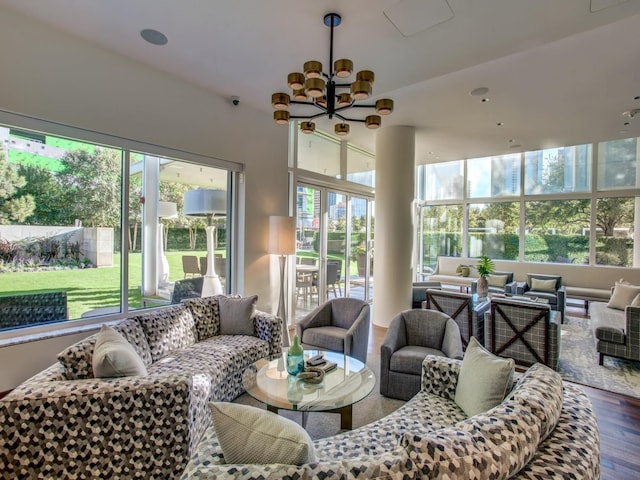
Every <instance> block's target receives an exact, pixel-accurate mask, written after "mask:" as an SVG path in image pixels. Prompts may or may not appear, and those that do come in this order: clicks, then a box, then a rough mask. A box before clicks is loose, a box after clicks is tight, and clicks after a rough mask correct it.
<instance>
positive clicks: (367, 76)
mask: <svg viewBox="0 0 640 480" xmlns="http://www.w3.org/2000/svg"><path fill="white" fill-rule="evenodd" d="M341 22H342V19H341V17H340V15H338V14H337V13H328V14H327V15H325V16H324V24H325V25H326V26H327V27H329V28H330V29H331V36H330V41H329V63H328V65H329V66H330V70H329V73H326V72H323V71H322V63H321V62H319V61H317V60H309V61H307V62H304V64H303V67H302V72H303V73H300V72H293V73H290V74H289V75H288V76H287V85H288V86H289V88H290V89H291V90H292V93H291V94H288V93H274V94H273V95H272V96H271V105H272V106H273V108H274V109H275V110H276V111H275V112H273V119H274V121H275V122H276V123H277V124H279V125H286V124H287V123H289V121H290V120H293V119H304V120H305V121H303V122H300V130H301V131H302V132H303V133H313V132H314V131H315V128H316V125H315V123H314V122H313V120H315V119H316V118H321V117H329V119H333V117H337V118H338V120H339V122H338V123H336V124H335V133H336V134H337V135H340V136H344V135H347V134H348V133H349V131H350V127H349V122H361V123H364V124H365V125H366V127H367V128H370V129H375V128H379V127H380V125H381V124H382V121H381V119H380V115H389V114H390V113H391V112H393V100H391V99H388V98H383V99H380V100H377V101H376V102H375V104H361V103H357V102H360V101H362V100H367V99H368V98H370V97H371V95H372V93H373V83H374V80H375V74H374V73H373V72H372V71H371V70H360V71H358V72H357V73H356V75H355V80H354V81H352V82H350V83H338V82H341V81H342V79H346V78H348V77H350V76H351V75H352V74H353V62H352V61H351V60H349V59H348V58H341V59H339V60H336V61H335V62H334V61H333V30H334V28H335V27H337V26H338V25H340V23H341ZM292 106H296V107H297V106H300V108H301V109H303V108H304V109H306V110H307V111H308V112H307V113H306V114H305V113H304V112H302V113H300V114H296V115H293V114H291V113H290V112H289V109H290V108H291V107H292ZM351 108H367V109H375V111H376V113H377V114H378V115H368V116H366V117H365V118H352V117H347V116H346V115H345V113H344V112H345V111H346V110H348V109H351Z"/></svg>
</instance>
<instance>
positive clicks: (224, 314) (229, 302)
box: [218, 295, 258, 335]
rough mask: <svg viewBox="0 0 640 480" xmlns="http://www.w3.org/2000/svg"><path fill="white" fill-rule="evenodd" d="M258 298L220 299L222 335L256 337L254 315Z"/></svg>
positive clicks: (223, 297) (254, 296)
mask: <svg viewBox="0 0 640 480" xmlns="http://www.w3.org/2000/svg"><path fill="white" fill-rule="evenodd" d="M257 301H258V296H257V295H253V296H251V297H244V298H231V297H225V296H222V295H221V296H220V297H218V306H219V308H220V335H255V334H254V331H255V329H254V326H253V322H254V320H253V314H254V312H255V307H256V302H257Z"/></svg>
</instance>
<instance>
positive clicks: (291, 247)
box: [268, 215, 296, 347]
mask: <svg viewBox="0 0 640 480" xmlns="http://www.w3.org/2000/svg"><path fill="white" fill-rule="evenodd" d="M268 252H269V253H270V254H274V255H279V260H280V300H279V301H278V313H277V316H278V317H280V318H281V319H282V345H283V346H285V347H288V346H289V343H290V342H289V322H288V321H287V312H286V308H285V303H284V288H285V283H284V272H285V267H286V265H287V255H293V254H294V253H296V224H295V218H294V217H284V216H277V215H273V216H271V217H269V248H268Z"/></svg>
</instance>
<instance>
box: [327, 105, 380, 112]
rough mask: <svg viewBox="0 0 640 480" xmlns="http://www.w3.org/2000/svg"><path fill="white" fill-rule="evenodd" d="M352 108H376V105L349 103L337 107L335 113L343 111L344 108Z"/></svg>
mask: <svg viewBox="0 0 640 480" xmlns="http://www.w3.org/2000/svg"><path fill="white" fill-rule="evenodd" d="M350 108H376V106H375V105H358V104H357V103H351V104H349V105H345V106H344V107H338V108H336V109H335V111H334V113H337V112H341V111H342V110H348V109H350Z"/></svg>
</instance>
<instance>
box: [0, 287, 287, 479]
mask: <svg viewBox="0 0 640 480" xmlns="http://www.w3.org/2000/svg"><path fill="white" fill-rule="evenodd" d="M220 298H221V297H208V298H197V299H189V300H184V301H183V302H182V304H180V305H176V306H169V307H164V308H161V309H158V310H154V311H152V312H147V313H144V314H141V315H137V316H133V317H130V318H128V319H126V320H124V321H122V322H121V323H119V324H117V325H115V326H114V329H115V330H117V331H118V332H119V333H121V334H122V336H124V337H125V338H126V339H127V340H128V341H129V343H130V344H131V345H133V347H134V349H135V350H136V352H137V353H138V354H139V356H140V357H141V358H142V360H143V361H144V363H145V365H146V367H147V372H148V375H146V376H132V377H120V378H93V371H92V362H91V358H92V354H93V346H94V345H95V342H96V336H97V334H95V335H92V336H89V337H87V338H86V339H84V340H82V341H80V342H78V343H76V344H75V345H72V346H71V347H69V348H67V349H66V350H65V351H64V352H62V353H60V354H59V356H58V360H59V362H58V363H56V364H55V365H52V366H51V367H49V368H47V369H46V370H44V371H42V372H40V373H39V374H37V375H35V376H34V377H32V378H31V379H29V380H27V381H26V382H24V383H23V384H22V385H20V386H18V387H17V388H16V389H14V390H13V391H12V392H11V393H9V394H8V395H7V396H6V397H4V398H3V399H1V400H0V419H1V421H2V434H1V437H0V471H1V472H2V476H3V478H29V479H32V478H46V479H51V478H68V479H81V478H118V479H123V478H144V479H148V478H157V479H170V478H177V477H179V476H180V474H182V472H183V471H184V468H185V465H186V463H187V461H188V459H189V456H190V454H191V453H192V452H193V450H194V449H195V446H196V445H197V444H198V442H199V440H200V438H201V437H202V435H203V433H204V432H205V430H206V428H207V427H208V425H209V424H210V422H211V414H210V411H209V409H208V407H207V403H208V402H209V401H214V400H215V401H230V400H233V399H234V398H235V397H237V396H238V395H239V394H241V393H242V392H243V391H244V389H243V387H242V380H241V373H242V371H243V370H244V369H245V367H247V366H248V365H249V364H251V363H253V362H254V361H256V360H258V359H260V358H262V357H265V356H267V355H271V354H276V353H279V352H280V351H281V348H282V346H281V345H282V324H281V320H280V319H279V318H277V317H274V316H273V315H270V314H267V313H264V312H260V311H257V310H256V311H255V313H254V315H253V330H254V335H222V334H220V333H221V316H220V308H219V300H220ZM236 298H237V297H236ZM247 318H248V319H249V320H248V322H247V325H248V327H249V329H250V328H251V323H250V322H251V321H250V317H247Z"/></svg>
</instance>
